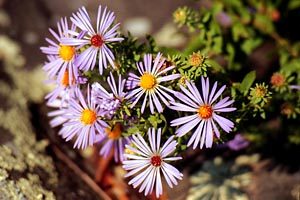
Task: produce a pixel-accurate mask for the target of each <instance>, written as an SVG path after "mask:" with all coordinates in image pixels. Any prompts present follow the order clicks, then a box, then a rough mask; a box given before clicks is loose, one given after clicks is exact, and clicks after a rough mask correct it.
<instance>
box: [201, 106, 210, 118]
mask: <svg viewBox="0 0 300 200" xmlns="http://www.w3.org/2000/svg"><path fill="white" fill-rule="evenodd" d="M212 113H213V109H212V107H211V106H209V105H203V106H200V107H199V109H198V115H199V116H200V117H201V118H202V119H209V118H211V116H212Z"/></svg>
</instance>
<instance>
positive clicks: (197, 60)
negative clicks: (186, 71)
mask: <svg viewBox="0 0 300 200" xmlns="http://www.w3.org/2000/svg"><path fill="white" fill-rule="evenodd" d="M202 61H203V58H202V56H201V55H200V54H198V53H193V55H192V56H191V58H190V64H191V65H192V66H193V67H197V66H199V65H201V64H202Z"/></svg>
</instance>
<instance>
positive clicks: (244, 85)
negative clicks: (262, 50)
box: [238, 71, 256, 95]
mask: <svg viewBox="0 0 300 200" xmlns="http://www.w3.org/2000/svg"><path fill="white" fill-rule="evenodd" d="M255 78H256V73H255V71H251V72H249V73H248V74H247V75H246V76H245V78H244V79H243V81H242V82H241V84H240V85H239V88H238V89H239V90H240V92H241V93H243V94H244V95H247V93H248V90H249V89H250V87H251V85H252V84H253V82H254V80H255Z"/></svg>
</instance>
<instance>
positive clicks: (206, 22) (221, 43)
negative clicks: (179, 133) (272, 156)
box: [174, 0, 300, 145]
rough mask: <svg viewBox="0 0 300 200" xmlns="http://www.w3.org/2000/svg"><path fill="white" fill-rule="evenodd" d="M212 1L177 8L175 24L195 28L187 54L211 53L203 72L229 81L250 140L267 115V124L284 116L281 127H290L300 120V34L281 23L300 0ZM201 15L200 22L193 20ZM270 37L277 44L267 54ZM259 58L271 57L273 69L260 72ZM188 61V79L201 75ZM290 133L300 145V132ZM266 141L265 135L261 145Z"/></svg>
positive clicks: (238, 118)
mask: <svg viewBox="0 0 300 200" xmlns="http://www.w3.org/2000/svg"><path fill="white" fill-rule="evenodd" d="M212 5H213V6H209V7H205V8H200V9H198V10H196V9H195V8H194V9H191V8H188V7H182V8H178V9H177V11H175V13H174V22H175V23H177V24H178V27H180V28H181V27H184V26H186V27H187V28H188V30H189V31H190V32H189V33H188V34H189V35H188V36H189V38H190V40H189V42H188V43H187V45H186V46H185V47H184V49H183V50H182V52H183V54H184V55H188V56H191V55H192V54H193V53H194V52H201V53H202V54H203V55H206V56H205V58H206V61H205V62H206V63H207V65H208V66H210V67H209V68H206V69H205V70H202V71H201V73H200V76H210V77H214V78H216V79H221V80H223V81H224V82H226V81H227V83H228V85H229V91H230V92H231V97H232V98H233V99H235V106H236V107H237V111H236V112H237V113H238V114H236V115H234V116H232V117H233V118H235V122H236V130H239V127H243V128H244V130H245V131H247V130H249V132H248V133H247V135H248V136H249V138H251V133H253V134H252V136H253V137H254V136H255V137H256V136H257V134H256V133H258V135H259V133H260V131H261V129H260V128H259V126H256V128H254V129H253V128H250V126H251V124H257V123H259V122H257V120H258V117H259V118H262V119H264V120H263V121H262V123H266V122H268V121H272V120H274V118H276V117H279V118H280V119H282V120H287V121H286V123H285V124H280V126H284V127H285V126H289V123H292V120H294V119H299V109H300V90H297V89H292V88H291V85H295V86H299V85H300V59H299V56H300V53H299V52H300V42H299V41H300V38H299V37H297V40H295V38H294V39H293V40H291V39H290V38H288V37H287V36H288V34H287V33H288V32H290V31H289V30H282V29H278V28H280V26H278V24H280V25H282V24H284V23H290V22H289V20H290V18H288V17H287V16H288V15H289V14H290V12H291V11H293V12H294V11H296V10H297V11H298V12H299V9H300V3H299V1H297V0H289V1H284V0H277V1H275V2H274V1H272V0H266V1H259V0H246V1H240V0H225V1H224V0H213V1H212ZM179 11H180V12H182V13H184V15H185V16H186V17H185V18H184V20H178V18H177V19H176V17H175V15H176V12H179ZM177 15H178V13H177ZM196 16H197V17H198V18H197V20H196V19H191V18H193V17H196ZM190 19H191V20H190ZM281 34H282V35H281ZM270 41H271V43H272V48H269V49H268V50H267V51H266V52H263V51H261V50H259V49H260V48H262V47H264V46H266V45H267V44H268V43H270ZM257 52H260V53H261V55H259V54H258V53H257ZM264 54H266V55H264ZM255 56H258V57H259V59H261V60H264V59H265V60H268V61H269V63H270V64H269V63H268V62H267V63H266V64H267V66H265V65H266V64H265V65H264V66H263V67H266V68H268V73H265V74H263V75H262V74H260V73H261V72H259V70H260V69H259V67H257V66H256V63H255V62H258V61H259V60H254V61H252V59H253V58H254V57H255ZM185 58H188V57H185ZM183 61H185V62H184V63H185V65H183V66H181V67H180V68H179V71H180V72H181V74H182V75H184V78H182V79H198V78H199V77H198V74H197V73H195V69H194V68H193V67H189V66H187V65H186V63H188V62H187V60H184V59H183ZM249 61H251V68H249V64H250V62H249ZM268 64H269V65H268ZM253 69H255V70H253ZM256 69H257V70H256ZM199 71H200V70H199ZM249 71H250V72H249ZM247 127H249V128H247ZM296 129H299V127H298V128H296ZM250 130H251V131H250ZM269 134H271V133H269ZM284 134H286V135H287V137H288V138H289V140H287V141H289V142H291V143H294V144H299V141H300V135H299V134H296V133H295V131H292V130H290V129H286V132H285V133H284ZM261 137H266V135H261ZM256 142H257V140H256ZM266 142H268V141H266V140H263V139H261V143H260V145H264V143H266Z"/></svg>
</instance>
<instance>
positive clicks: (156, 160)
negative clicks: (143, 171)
mask: <svg viewBox="0 0 300 200" xmlns="http://www.w3.org/2000/svg"><path fill="white" fill-rule="evenodd" d="M150 162H151V164H152V165H153V166H154V167H160V166H161V163H162V160H161V157H160V156H159V155H154V156H152V157H151V160H150Z"/></svg>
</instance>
